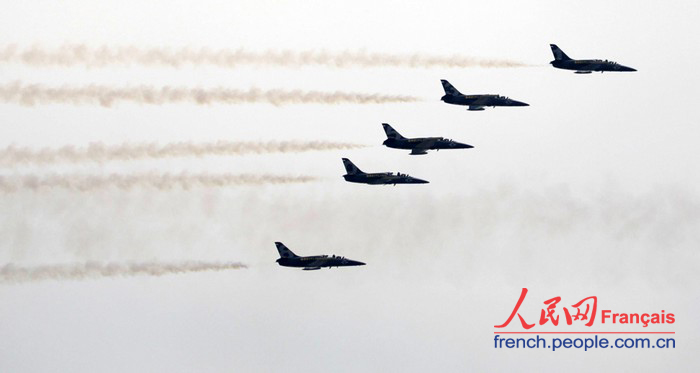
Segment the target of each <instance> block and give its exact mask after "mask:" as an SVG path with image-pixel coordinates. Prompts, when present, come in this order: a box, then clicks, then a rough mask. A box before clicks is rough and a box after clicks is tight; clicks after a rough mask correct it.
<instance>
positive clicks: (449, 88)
mask: <svg viewBox="0 0 700 373" xmlns="http://www.w3.org/2000/svg"><path fill="white" fill-rule="evenodd" d="M440 83H442V89H444V90H445V94H446V95H449V96H460V95H462V93H461V92H460V91H458V90H457V88H455V87H454V86H453V85H452V84H450V82H448V81H447V80H445V79H442V80H440Z"/></svg>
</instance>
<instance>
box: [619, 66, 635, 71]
mask: <svg viewBox="0 0 700 373" xmlns="http://www.w3.org/2000/svg"><path fill="white" fill-rule="evenodd" d="M620 70H622V71H637V69H633V68H631V67H627V66H622V68H621V69H620Z"/></svg>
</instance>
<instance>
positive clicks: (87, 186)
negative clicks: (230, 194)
mask: <svg viewBox="0 0 700 373" xmlns="http://www.w3.org/2000/svg"><path fill="white" fill-rule="evenodd" d="M315 180H316V178H314V177H311V176H278V175H250V174H238V175H235V174H222V175H208V174H187V173H181V174H155V173H144V174H133V175H120V174H111V175H107V176H100V175H48V176H35V175H24V176H0V192H4V193H13V192H17V191H19V190H26V189H28V190H41V189H46V188H64V189H72V190H76V191H81V192H87V191H92V190H96V189H104V188H110V187H112V188H119V189H127V190H128V189H133V188H139V187H140V188H156V189H160V190H170V189H174V188H182V189H190V188H193V187H209V188H211V187H227V186H236V185H263V184H291V183H308V182H311V181H315Z"/></svg>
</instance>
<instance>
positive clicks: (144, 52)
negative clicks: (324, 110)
mask: <svg viewBox="0 0 700 373" xmlns="http://www.w3.org/2000/svg"><path fill="white" fill-rule="evenodd" d="M0 62H19V63H24V64H28V65H33V66H76V65H82V66H86V67H104V66H108V65H144V66H171V67H175V68H177V67H181V66H183V65H192V66H199V65H211V66H218V67H224V68H235V67H238V66H240V65H272V66H284V67H301V66H309V65H316V66H329V67H336V68H349V67H411V68H434V67H440V68H465V67H487V68H492V67H500V68H504V67H523V66H528V65H527V64H525V63H522V62H517V61H512V60H506V59H484V58H476V57H466V56H457V55H453V56H435V55H425V54H387V53H369V52H366V51H364V50H359V51H345V52H328V51H323V50H322V51H301V52H295V51H291V50H282V51H272V50H267V51H264V52H252V51H246V50H244V49H237V50H229V49H218V50H212V49H208V48H199V49H192V48H178V49H171V48H137V47H108V46H101V47H97V48H91V47H88V46H86V45H81V44H69V45H64V46H61V47H58V48H53V49H46V48H42V47H39V46H33V47H31V48H25V49H19V48H18V47H17V46H16V45H9V46H6V47H5V48H4V49H3V50H1V51H0Z"/></svg>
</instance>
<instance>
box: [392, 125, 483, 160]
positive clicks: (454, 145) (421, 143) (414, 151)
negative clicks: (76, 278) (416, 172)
mask: <svg viewBox="0 0 700 373" xmlns="http://www.w3.org/2000/svg"><path fill="white" fill-rule="evenodd" d="M382 126H383V127H384V132H385V133H386V137H387V139H386V140H384V142H383V144H384V145H386V146H387V147H389V148H394V149H411V153H410V154H411V155H420V154H428V150H437V151H439V150H440V149H469V148H473V146H471V145H468V144H462V143H460V142H457V141H453V140H450V139H446V138H444V137H417V138H413V139H407V138H405V137H403V136H401V134H400V133H398V132H397V131H396V130H395V129H394V128H393V127H392V126H390V125H389V124H387V123H382Z"/></svg>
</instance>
